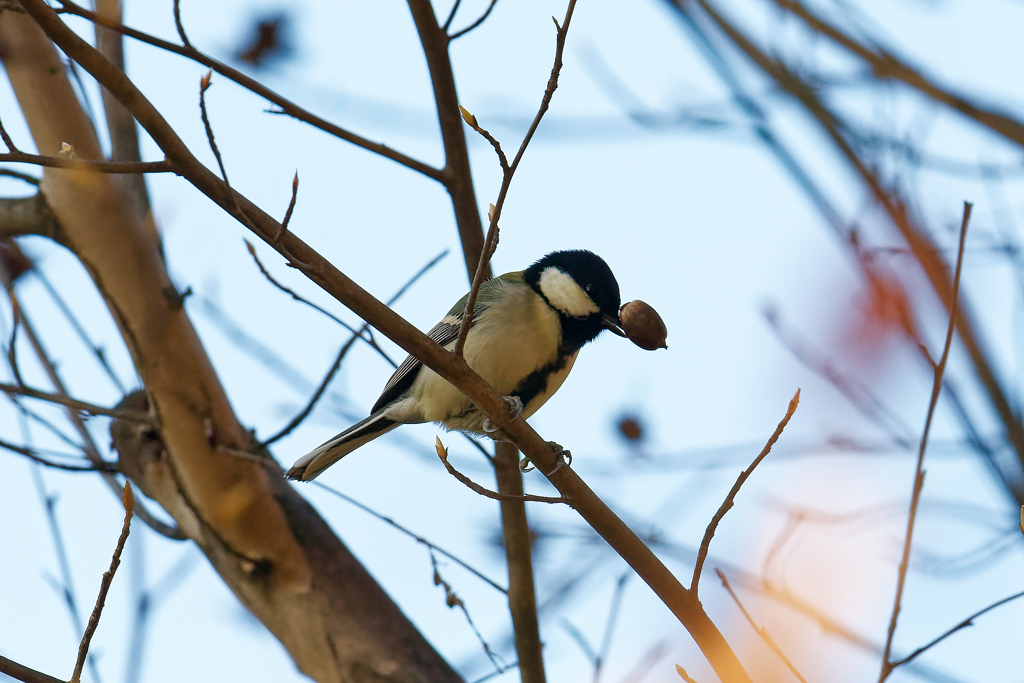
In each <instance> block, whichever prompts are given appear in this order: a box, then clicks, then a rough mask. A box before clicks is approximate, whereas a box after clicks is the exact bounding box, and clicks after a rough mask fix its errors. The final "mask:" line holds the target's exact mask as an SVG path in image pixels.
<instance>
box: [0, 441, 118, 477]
mask: <svg viewBox="0 0 1024 683" xmlns="http://www.w3.org/2000/svg"><path fill="white" fill-rule="evenodd" d="M0 448H4V449H6V450H9V451H11V452H13V453H17V454H19V455H23V456H25V457H26V458H28V459H29V460H31V461H32V462H37V463H39V464H40V465H45V466H46V467H53V468H55V469H58V470H65V471H67V472H117V471H118V469H117V463H113V462H108V463H104V464H102V465H96V464H92V463H90V464H88V465H69V464H66V463H61V462H54V461H52V460H47V459H46V458H44V457H43V456H41V455H39V453H40V451H38V450H36V449H34V448H28V447H26V446H18V445H17V444H13V443H9V442H7V441H4V440H3V439H0ZM59 455H60V456H61V457H64V458H74V457H76V456H73V455H70V454H67V453H60V454H59Z"/></svg>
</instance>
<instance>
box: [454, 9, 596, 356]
mask: <svg viewBox="0 0 1024 683" xmlns="http://www.w3.org/2000/svg"><path fill="white" fill-rule="evenodd" d="M575 8H576V0H569V6H568V7H567V8H566V10H565V18H564V19H563V20H562V24H561V25H559V24H558V22H557V21H556V22H555V28H556V29H557V30H556V32H555V59H554V64H553V65H552V67H551V75H550V76H549V77H548V84H547V87H546V88H545V89H544V95H543V96H542V97H541V100H540V107H539V108H538V109H537V114H536V116H534V117H533V121H532V122H531V123H530V128H529V129H528V130H527V131H526V135H525V136H524V137H523V141H522V142H521V143H520V145H519V151H518V152H516V156H515V158H514V159H513V160H512V163H511V164H507V163H506V162H505V161H504V160H503V158H504V154H502V153H501V151H500V150H501V146H500V145H497V141H496V140H495V141H494V142H493V143H492V144H495V145H496V147H495V149H497V150H498V152H499V160H502V171H503V173H502V179H501V189H500V190H498V198H497V199H496V200H495V202H494V204H492V205H491V210H490V212H489V215H488V218H489V219H490V226H489V227H488V229H487V239H486V240H485V241H484V248H483V250H482V251H481V252H480V260H479V262H478V263H477V267H476V273H475V274H474V275H473V284H472V286H471V287H470V289H469V296H468V298H467V299H466V310H465V312H464V313H463V317H462V327H461V329H459V338H458V339H457V340H456V342H455V348H454V349H453V351H452V352H453V353H454V354H455V355H456V356H458V357H460V358H461V357H462V351H463V349H464V348H465V345H466V336H467V335H468V334H469V328H470V327H471V326H472V324H473V313H474V309H475V307H476V298H477V294H478V293H479V292H480V286H481V285H482V284H483V282H484V280H485V279H486V277H487V273H488V272H489V270H490V268H489V265H490V260H491V256H493V255H494V250H495V249H496V248H497V246H498V220H499V219H500V218H501V207H502V206H504V204H505V197H506V196H507V195H508V190H509V187H510V186H511V184H512V176H513V175H515V172H516V169H517V168H519V162H520V161H522V159H523V155H524V154H525V153H526V148H527V147H528V146H529V144H530V141H531V140H532V139H533V134H534V133H536V132H537V127H538V126H540V121H541V119H542V118H544V114H545V113H546V112H547V110H548V107H549V106H551V98H552V97H553V96H554V94H555V89H556V88H558V75H559V73H561V70H562V52H563V51H564V50H565V39H566V36H567V35H568V33H569V22H570V21H572V13H573V10H574V9H575ZM463 111H464V112H465V113H467V114H468V112H466V110H465V109H463ZM470 118H471V119H472V121H473V122H474V123H475V122H476V118H475V117H473V116H472V115H471V114H470ZM466 120H467V123H468V122H469V119H466ZM470 125H472V124H470ZM474 130H483V129H482V128H480V127H479V126H475V127H474ZM489 139H493V138H489Z"/></svg>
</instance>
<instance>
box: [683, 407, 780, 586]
mask: <svg viewBox="0 0 1024 683" xmlns="http://www.w3.org/2000/svg"><path fill="white" fill-rule="evenodd" d="M799 404H800V390H799V389H797V390H796V394H794V395H793V398H792V399H790V401H789V407H788V408H787V409H786V414H785V416H784V417H783V418H782V421H781V422H779V426H778V427H776V428H775V432H774V433H773V434H772V435H771V437H770V438H769V439H768V443H766V444H765V445H764V448H763V449H761V452H760V453H759V454H758V456H757V457H756V458H754V462H752V463H750V467H748V468H747V469H745V470H743V471H742V472H740V476H739V477H737V478H736V483H735V484H733V485H732V488H731V489H730V490H729V494H728V495H727V496H726V497H725V500H724V501H722V505H721V506H720V507H719V508H718V512H716V513H715V515H714V516H713V517H712V518H711V522H709V523H708V527H707V529H705V530H704V538H703V539H702V540H701V542H700V550H699V551H698V552H697V562H696V563H695V564H694V567H693V578H692V579H691V580H690V590H691V591H693V593H694V595H696V594H697V587H698V585H699V584H700V574H701V571H702V570H703V569H704V561H705V560H706V559H707V557H708V549H709V548H710V547H711V539H712V538H714V536H715V530H716V529H717V528H718V523H719V522H721V521H722V519H723V518H724V517H725V513H727V512H729V510H730V509H731V508H732V506H733V502H734V501H735V500H736V494H737V493H739V492H740V487H741V486H743V483H744V482H745V481H746V480H747V479H748V478H749V477H750V475H751V474H753V472H754V468H755V467H757V466H758V465H760V464H761V461H762V460H764V459H765V458H766V457H768V454H769V453H771V450H772V446H774V445H775V442H776V441H778V440H779V437H780V436H782V430H784V429H785V428H786V425H788V424H789V420H790V418H792V417H793V413H795V412H796V407H797V406H798V405H799Z"/></svg>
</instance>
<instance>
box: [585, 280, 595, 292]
mask: <svg viewBox="0 0 1024 683" xmlns="http://www.w3.org/2000/svg"><path fill="white" fill-rule="evenodd" d="M585 289H586V290H587V294H590V293H591V292H593V291H594V283H593V282H591V283H590V284H589V285H587V286H586V288H585Z"/></svg>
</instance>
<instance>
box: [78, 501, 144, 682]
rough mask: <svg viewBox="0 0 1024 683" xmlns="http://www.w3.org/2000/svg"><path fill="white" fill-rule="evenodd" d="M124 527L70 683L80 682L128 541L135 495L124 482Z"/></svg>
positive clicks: (97, 599) (87, 628) (105, 576)
mask: <svg viewBox="0 0 1024 683" xmlns="http://www.w3.org/2000/svg"><path fill="white" fill-rule="evenodd" d="M122 496H123V497H122V500H123V502H124V526H122V527H121V535H120V536H119V537H118V539H117V546H116V547H115V548H114V554H113V556H112V557H111V558H110V569H108V570H107V571H105V572H103V579H102V580H101V581H100V592H99V594H98V595H97V596H96V605H95V606H94V607H93V608H92V614H91V615H90V616H89V623H88V624H87V625H86V627H85V634H84V635H83V636H82V642H81V644H79V646H78V661H76V662H75V672H74V673H73V674H72V675H71V683H78V682H79V681H81V680H82V667H84V666H85V658H86V657H87V656H88V655H89V644H90V643H92V636H93V634H94V633H96V628H97V627H98V626H99V625H100V614H101V613H102V612H103V605H104V603H105V602H106V600H107V591H109V590H110V583H111V582H112V581H113V580H114V572H116V571H117V568H118V566H120V564H121V552H122V551H124V544H125V541H127V540H128V532H129V530H130V529H131V525H132V511H133V510H134V509H135V495H134V494H133V493H132V485H131V484H130V483H128V482H125V485H124V493H123V494H122Z"/></svg>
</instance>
